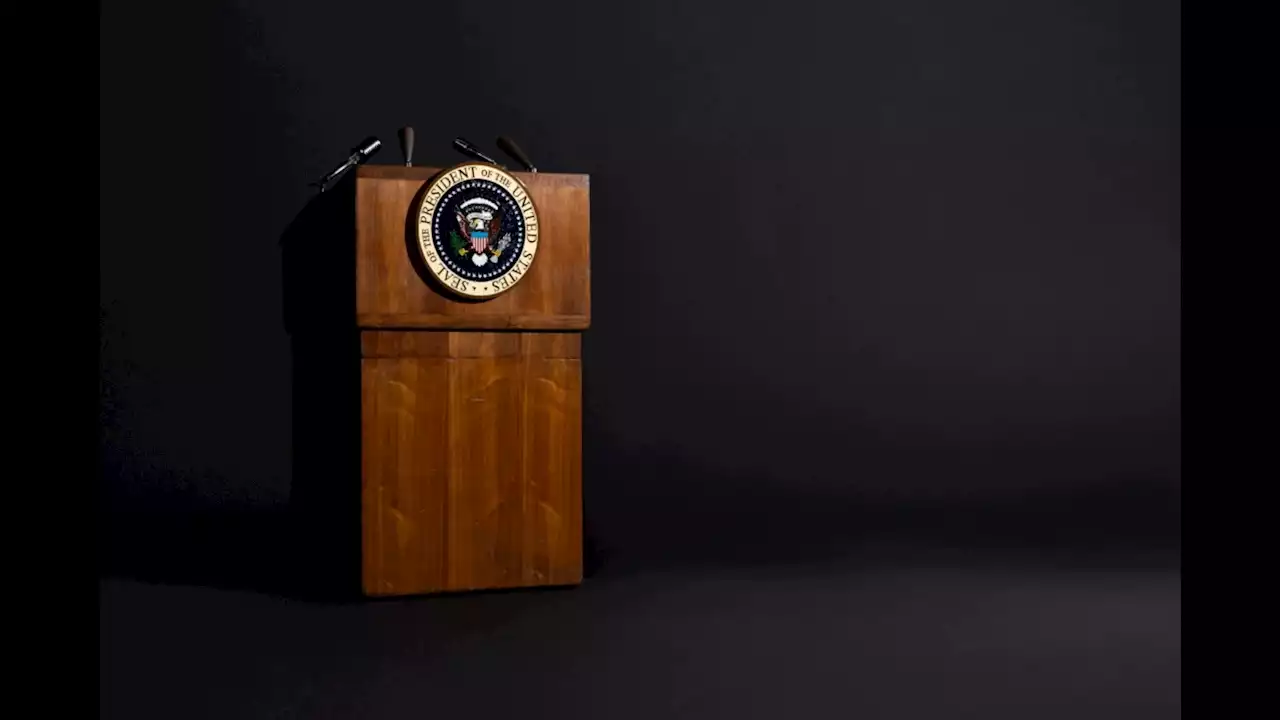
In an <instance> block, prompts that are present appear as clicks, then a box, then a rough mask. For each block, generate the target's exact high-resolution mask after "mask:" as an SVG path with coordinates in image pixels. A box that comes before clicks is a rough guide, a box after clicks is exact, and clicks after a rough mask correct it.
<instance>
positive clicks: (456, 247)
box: [449, 230, 468, 257]
mask: <svg viewBox="0 0 1280 720" xmlns="http://www.w3.org/2000/svg"><path fill="white" fill-rule="evenodd" d="M449 244H450V245H452V246H453V251H454V252H456V253H458V254H459V255H461V256H462V257H466V256H467V252H468V248H467V241H466V240H463V239H462V238H460V237H458V232H457V231H456V230H450V231H449Z"/></svg>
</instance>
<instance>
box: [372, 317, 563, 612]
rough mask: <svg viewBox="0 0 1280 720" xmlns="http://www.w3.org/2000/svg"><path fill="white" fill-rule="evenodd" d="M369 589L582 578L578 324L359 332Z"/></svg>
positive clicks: (393, 591)
mask: <svg viewBox="0 0 1280 720" xmlns="http://www.w3.org/2000/svg"><path fill="white" fill-rule="evenodd" d="M361 352H362V359H361V376H362V428H363V443H362V458H363V460H362V462H363V478H362V495H363V511H362V525H363V564H362V567H363V583H364V591H365V593H366V594H368V595H405V594H418V593H431V592H441V591H452V590H469V589H479V588H504V587H521V586H533V585H567V584H575V583H578V582H581V579H582V491H581V488H582V440H581V438H582V398H581V393H582V368H581V358H580V352H581V336H580V335H579V334H577V333H492V332H450V331H427V330H421V331H385V330H383V331H364V332H362V333H361Z"/></svg>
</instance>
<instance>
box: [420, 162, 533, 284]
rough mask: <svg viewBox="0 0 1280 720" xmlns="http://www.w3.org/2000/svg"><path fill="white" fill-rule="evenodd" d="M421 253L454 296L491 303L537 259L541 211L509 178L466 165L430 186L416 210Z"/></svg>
mask: <svg viewBox="0 0 1280 720" xmlns="http://www.w3.org/2000/svg"><path fill="white" fill-rule="evenodd" d="M417 210H418V250H419V251H421V253H422V260H423V262H425V263H426V266H427V269H428V270H429V271H430V272H431V274H432V275H433V276H434V277H435V278H436V280H439V281H440V284H441V285H443V286H444V287H445V288H447V289H448V290H449V291H450V292H452V293H454V294H457V295H461V296H462V297H467V298H487V297H492V296H494V295H497V294H499V293H502V292H506V291H507V290H510V289H511V288H513V287H515V284H516V283H518V282H520V280H521V279H522V278H523V277H524V276H525V275H526V274H527V273H528V272H529V267H530V266H531V265H532V264H533V259H534V257H535V256H536V255H537V254H538V211H537V209H536V208H535V207H534V206H533V198H531V197H529V192H528V190H526V189H525V187H524V185H523V184H521V182H520V181H519V180H517V179H515V177H513V176H512V175H511V174H510V173H508V172H507V171H505V170H503V169H502V168H499V167H496V166H494V165H489V164H487V163H467V164H465V165H458V166H455V167H452V168H449V169H448V170H444V171H442V172H441V173H440V174H439V175H437V176H436V177H435V178H433V179H432V180H431V182H430V183H429V184H428V185H427V187H426V190H425V191H424V192H423V193H422V200H421V201H420V203H419V205H418V209H417Z"/></svg>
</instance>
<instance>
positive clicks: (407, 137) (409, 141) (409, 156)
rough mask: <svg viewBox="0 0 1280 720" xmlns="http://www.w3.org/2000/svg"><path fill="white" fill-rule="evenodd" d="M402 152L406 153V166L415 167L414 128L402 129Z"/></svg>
mask: <svg viewBox="0 0 1280 720" xmlns="http://www.w3.org/2000/svg"><path fill="white" fill-rule="evenodd" d="M400 152H402V153H404V166H405V167H411V166H412V165H413V128H411V127H402V128H400Z"/></svg>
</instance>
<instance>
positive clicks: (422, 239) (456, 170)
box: [414, 162, 538, 299]
mask: <svg viewBox="0 0 1280 720" xmlns="http://www.w3.org/2000/svg"><path fill="white" fill-rule="evenodd" d="M467 180H489V181H491V182H493V183H496V184H497V185H498V186H499V187H501V188H503V189H504V190H506V191H507V192H509V193H511V197H512V198H513V199H514V200H515V201H516V206H517V207H519V208H520V212H521V214H522V215H523V216H524V247H522V248H521V256H520V257H519V258H518V259H517V260H516V262H515V264H514V265H512V266H511V269H509V270H507V272H506V273H504V274H503V275H501V276H499V277H496V278H494V279H492V280H488V281H482V282H476V281H474V280H468V279H467V278H464V277H461V276H459V275H458V274H457V273H455V272H453V271H452V270H450V269H449V268H448V267H446V266H445V264H444V261H443V260H441V259H440V256H439V255H437V254H436V248H435V242H434V241H433V239H432V237H431V218H432V216H433V215H434V214H435V211H436V207H437V206H438V204H439V202H440V199H441V198H443V197H444V194H445V193H446V192H448V191H449V189H450V188H452V187H453V186H454V185H457V184H458V183H461V182H465V181H467ZM414 210H415V212H416V214H417V216H418V252H419V253H420V254H421V255H422V261H423V262H424V263H425V264H426V266H427V270H428V271H430V272H431V275H432V276H433V277H435V279H436V280H437V281H439V282H440V284H441V285H443V286H444V287H445V289H447V290H448V291H449V292H451V293H453V294H455V295H459V296H462V297H465V298H472V299H475V298H481V299H482V298H490V297H494V296H496V295H500V294H502V293H504V292H506V291H508V290H510V289H511V288H513V287H515V286H516V284H517V283H519V282H520V281H521V280H523V279H524V277H525V276H526V275H528V274H529V268H530V267H532V266H533V260H534V258H535V257H537V255H538V208H537V207H536V206H535V205H534V203H533V197H532V196H530V195H529V189H528V188H526V187H525V186H524V183H522V182H520V181H519V180H518V179H516V177H515V176H514V175H512V174H511V173H509V172H507V171H506V170H503V169H502V168H500V167H498V166H497V165H490V164H489V163H480V162H469V163H463V164H461V165H454V166H453V167H451V168H446V169H444V170H441V171H440V172H439V174H437V175H436V176H435V177H434V178H432V179H431V181H430V182H428V183H427V187H426V190H424V191H423V193H422V199H421V200H419V202H418V205H417V207H416V208H415V209H414Z"/></svg>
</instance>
